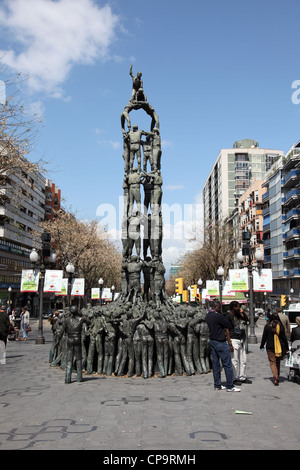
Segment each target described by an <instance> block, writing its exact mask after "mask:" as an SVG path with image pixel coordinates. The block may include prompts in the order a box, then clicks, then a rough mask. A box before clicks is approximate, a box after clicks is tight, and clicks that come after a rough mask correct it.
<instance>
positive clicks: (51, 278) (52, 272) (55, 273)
mask: <svg viewBox="0 0 300 470" xmlns="http://www.w3.org/2000/svg"><path fill="white" fill-rule="evenodd" d="M62 280H63V271H62V270H58V269H46V272H45V281H44V292H53V293H55V292H61V288H62Z"/></svg>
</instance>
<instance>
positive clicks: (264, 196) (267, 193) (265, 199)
mask: <svg viewBox="0 0 300 470" xmlns="http://www.w3.org/2000/svg"><path fill="white" fill-rule="evenodd" d="M269 197H270V194H269V191H267V192H266V193H264V194H263V195H262V202H266V201H267V200H268V199H269Z"/></svg>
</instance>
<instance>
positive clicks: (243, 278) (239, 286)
mask: <svg viewBox="0 0 300 470" xmlns="http://www.w3.org/2000/svg"><path fill="white" fill-rule="evenodd" d="M229 282H230V287H229V289H230V290H231V291H234V292H247V291H248V290H249V287H248V269H247V268H243V269H229Z"/></svg>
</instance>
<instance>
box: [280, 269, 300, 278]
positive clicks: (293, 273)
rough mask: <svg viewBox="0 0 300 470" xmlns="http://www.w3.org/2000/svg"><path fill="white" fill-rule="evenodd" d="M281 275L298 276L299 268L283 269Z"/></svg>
mask: <svg viewBox="0 0 300 470" xmlns="http://www.w3.org/2000/svg"><path fill="white" fill-rule="evenodd" d="M283 275H284V276H300V268H294V269H284V270H283Z"/></svg>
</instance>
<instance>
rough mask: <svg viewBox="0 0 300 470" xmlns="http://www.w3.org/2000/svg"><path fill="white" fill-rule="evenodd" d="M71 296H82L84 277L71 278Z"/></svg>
mask: <svg viewBox="0 0 300 470" xmlns="http://www.w3.org/2000/svg"><path fill="white" fill-rule="evenodd" d="M71 296H74V297H76V296H79V297H83V296H84V278H78V279H73V280H72V289H71Z"/></svg>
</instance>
